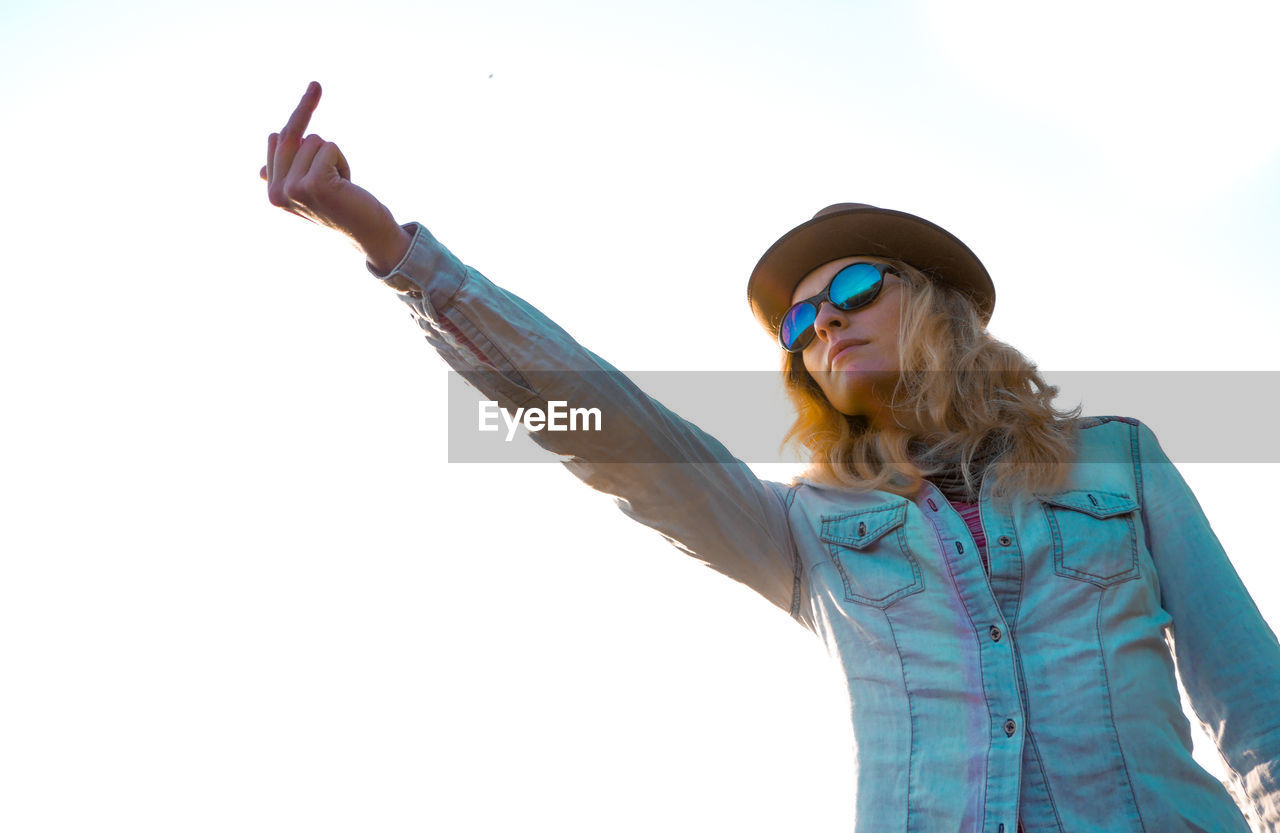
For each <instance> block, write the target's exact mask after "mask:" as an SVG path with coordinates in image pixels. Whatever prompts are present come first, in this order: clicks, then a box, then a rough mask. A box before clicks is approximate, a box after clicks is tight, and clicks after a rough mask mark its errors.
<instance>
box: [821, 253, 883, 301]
mask: <svg viewBox="0 0 1280 833" xmlns="http://www.w3.org/2000/svg"><path fill="white" fill-rule="evenodd" d="M883 282H884V278H883V277H882V276H881V275H880V270H879V269H877V268H876V267H875V266H872V265H871V264H870V263H854V264H852V265H849V266H846V267H845V268H843V269H841V270H840V272H839V274H837V275H836V276H835V278H834V279H832V281H831V289H830V290H829V295H830V297H831V303H833V304H835V305H836V306H838V307H840V309H843V310H852V309H857V308H858V307H862V306H866V305H867V304H869V303H871V300H872V299H873V298H875V297H876V295H877V294H878V293H879V292H880V284H881V283H883Z"/></svg>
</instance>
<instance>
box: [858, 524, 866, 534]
mask: <svg viewBox="0 0 1280 833" xmlns="http://www.w3.org/2000/svg"><path fill="white" fill-rule="evenodd" d="M858 534H859V535H866V534H867V525H866V524H865V523H859V524H858Z"/></svg>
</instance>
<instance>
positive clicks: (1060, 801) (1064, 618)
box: [262, 84, 1280, 833]
mask: <svg viewBox="0 0 1280 833" xmlns="http://www.w3.org/2000/svg"><path fill="white" fill-rule="evenodd" d="M319 94H320V90H319V87H318V85H314V84H313V85H311V86H310V87H309V88H308V90H307V92H306V94H305V95H304V96H303V99H302V101H301V103H300V104H299V105H298V108H297V110H295V112H294V114H293V115H292V117H291V118H290V119H289V122H288V124H287V125H286V126H285V128H284V130H283V131H282V132H281V133H280V134H278V135H277V134H272V136H271V137H270V139H269V140H268V164H267V166H265V167H264V168H263V170H262V176H263V178H264V179H266V180H267V181H268V193H269V195H270V199H271V202H272V203H273V204H275V205H278V206H281V207H283V208H285V209H286V210H288V211H291V212H292V213H297V214H300V215H302V216H304V217H307V218H308V219H310V220H312V221H315V222H318V223H321V224H323V225H326V226H329V227H332V228H335V229H337V230H339V231H341V232H343V233H344V234H346V235H348V237H350V238H351V239H352V240H353V242H355V243H356V245H357V246H358V247H359V248H361V249H362V250H363V251H364V253H365V255H366V258H367V260H368V262H369V263H368V265H369V268H370V270H371V271H373V272H374V274H375V275H377V276H378V277H379V278H381V279H382V280H384V281H385V282H386V283H387V284H388V285H390V286H392V287H393V288H394V289H395V290H397V291H398V292H399V293H400V295H401V298H402V300H403V301H405V302H406V303H407V304H408V305H409V306H410V308H411V309H412V310H413V311H414V315H415V317H416V318H417V320H418V321H419V324H420V325H421V327H422V328H423V330H424V332H425V334H426V337H427V339H428V341H429V342H430V343H431V344H432V345H433V346H434V347H435V348H436V349H437V350H438V351H439V352H440V354H441V355H442V356H443V357H444V358H445V360H446V361H448V362H449V364H450V365H451V366H453V367H454V368H456V369H457V370H459V371H460V372H462V373H463V374H465V375H466V376H467V378H468V379H469V380H471V381H472V382H473V383H474V384H476V385H477V386H478V387H480V388H481V390H482V391H483V392H484V393H485V394H486V395H487V396H489V397H491V398H493V399H495V400H497V401H498V402H499V403H500V404H501V405H502V406H504V407H506V408H508V409H510V410H512V411H514V410H515V409H516V408H519V407H526V408H527V407H539V406H541V407H545V406H546V404H547V403H548V402H551V401H555V400H559V401H566V402H570V403H583V404H592V405H600V406H602V407H603V410H604V411H605V415H606V418H605V420H604V430H601V431H577V432H562V433H552V432H540V433H537V434H534V435H533V436H534V438H535V439H536V440H537V441H538V442H539V443H541V444H543V445H545V446H546V447H547V448H549V449H550V450H552V451H554V452H556V453H558V454H561V455H563V456H564V457H565V458H566V465H567V466H568V467H569V468H570V469H571V470H572V471H573V472H574V473H575V474H576V475H577V476H578V477H580V478H581V479H583V480H584V481H585V482H587V483H588V484H589V485H591V486H593V487H595V488H597V489H600V490H602V491H605V492H607V493H609V494H612V495H616V496H617V497H618V500H619V504H620V506H621V508H622V509H623V511H624V512H626V513H627V514H629V515H631V516H632V517H634V518H636V519H637V520H639V521H641V522H642V523H645V524H648V525H650V526H652V527H655V528H657V529H659V530H660V531H662V532H663V533H664V534H665V535H667V536H668V537H669V538H670V539H671V540H672V541H674V542H675V543H676V544H677V545H678V546H680V547H681V548H683V549H685V550H686V551H688V552H690V553H691V554H693V555H695V556H697V557H698V558H700V559H702V560H704V561H706V562H707V563H709V564H710V565H711V566H713V567H714V568H715V569H717V570H719V571H721V572H723V573H725V574H726V575H729V576H730V577H732V578H734V579H736V580H738V581H741V582H743V583H745V584H747V585H748V586H750V587H751V588H753V589H754V590H756V591H757V592H759V593H761V594H762V595H763V596H765V597H766V598H768V599H769V600H770V601H772V602H773V603H774V604H776V605H778V606H779V607H781V608H783V609H784V610H786V611H788V612H789V613H790V615H791V616H793V617H794V618H796V619H797V620H798V621H799V622H800V623H802V624H803V625H805V626H806V627H807V628H809V629H810V630H812V631H814V632H815V633H816V634H818V635H819V636H821V637H822V638H823V639H824V640H825V641H826V643H827V645H828V646H829V648H830V649H831V650H832V652H833V653H834V654H835V655H836V656H838V657H839V658H840V660H841V662H842V663H843V666H844V668H845V671H846V675H847V678H848V681H849V692H850V700H851V704H852V719H853V724H854V735H855V738H856V741H857V745H858V749H857V753H858V758H857V760H858V767H857V783H856V784H855V789H856V797H857V829H858V830H859V831H877V833H880V831H890V830H894V831H927V832H928V833H933V832H934V831H954V830H963V831H979V830H980V831H985V832H986V833H1006V831H1007V832H1008V833H1013V831H1015V830H1018V829H1025V830H1026V831H1028V833H1036V832H1038V831H1064V832H1066V833H1069V832H1070V831H1088V833H1096V832H1097V831H1160V832H1161V833H1173V831H1215V833H1224V832H1225V831H1247V830H1248V829H1249V827H1248V823H1247V822H1246V820H1245V818H1244V815H1243V813H1242V811H1243V812H1247V813H1249V814H1251V815H1252V816H1254V817H1255V824H1257V825H1258V826H1259V828H1260V829H1262V830H1268V831H1280V647H1278V646H1277V642H1276V638H1275V635H1274V634H1273V633H1272V632H1271V631H1270V629H1269V628H1268V627H1267V625H1266V624H1265V623H1264V622H1263V620H1262V618H1261V616H1260V615H1259V614H1258V611H1257V608H1256V606H1255V605H1254V604H1253V602H1252V600H1251V599H1250V597H1249V594H1248V592H1247V591H1246V590H1245V588H1244V587H1243V586H1242V584H1241V583H1240V580H1239V578H1238V577H1237V576H1236V574H1235V572H1234V570H1233V569H1232V567H1231V565H1230V562H1229V561H1228V560H1227V558H1226V556H1225V554H1224V553H1223V551H1222V548H1221V546H1220V545H1219V544H1218V542H1217V539H1216V538H1215V537H1214V535H1213V533H1212V531H1211V530H1210V529H1209V526H1208V523H1207V522H1206V520H1205V518H1204V516H1203V514H1202V513H1201V511H1200V510H1199V507H1198V505H1197V504H1196V501H1195V498H1194V497H1193V496H1192V494H1191V492H1190V491H1189V490H1188V488H1187V486H1186V484H1185V483H1184V482H1183V481H1182V479H1181V478H1180V477H1179V475H1178V473H1177V471H1176V469H1175V468H1174V467H1173V466H1172V465H1170V464H1169V461H1168V459H1167V458H1166V457H1165V455H1164V454H1163V452H1162V451H1161V450H1160V447H1159V444H1158V443H1157V441H1156V439H1155V437H1154V436H1153V435H1152V434H1151V432H1150V431H1149V430H1148V429H1147V428H1146V427H1145V426H1143V425H1141V424H1140V423H1138V422H1137V421H1136V420H1132V419H1126V418H1115V417H1103V418H1093V419H1078V418H1075V416H1074V415H1073V414H1064V413H1059V412H1056V411H1054V410H1053V408H1052V406H1051V404H1050V403H1051V399H1052V396H1053V394H1054V390H1053V388H1051V387H1049V386H1047V385H1046V384H1045V383H1044V382H1043V380H1042V379H1041V378H1040V377H1039V376H1038V374H1037V373H1036V372H1035V369H1034V367H1033V366H1032V365H1030V364H1029V363H1028V362H1027V361H1026V360H1025V359H1024V358H1023V357H1022V356H1021V355H1020V354H1018V353H1017V352H1016V351H1014V350H1013V349H1011V348H1009V347H1008V346H1007V345H1003V344H1001V343H999V342H997V341H995V340H994V339H992V338H991V337H990V336H989V335H988V334H987V333H986V330H985V324H986V322H987V320H988V319H989V317H990V314H991V311H992V309H993V307H994V303H995V292H994V288H993V287H992V284H991V280H990V277H989V276H988V275H987V272H986V270H985V269H984V268H983V266H982V264H981V262H980V261H979V260H978V259H977V257H975V256H974V255H973V253H972V252H971V251H969V249H968V248H967V247H966V246H965V245H964V244H963V243H961V242H960V241H959V240H957V239H956V238H955V237H953V236H952V235H950V234H949V233H947V232H946V231H944V230H943V229H941V228H939V227H938V226H936V225H934V224H932V223H929V222H927V221H925V220H922V219H920V218H918V217H913V216H911V215H908V214H904V213H901V212H895V211H887V210H883V209H879V208H875V207H872V206H865V205H857V204H842V205H837V206H831V207H830V208H828V209H824V210H823V211H821V212H819V213H818V215H817V216H816V217H815V218H813V219H812V220H810V221H808V222H806V223H803V224H801V225H800V226H798V227H797V228H796V229H793V230H792V231H791V232H789V233H788V234H787V235H785V236H784V237H783V238H781V239H780V240H779V241H778V242H777V243H775V244H774V245H773V246H772V247H771V248H770V249H769V250H768V251H767V252H766V254H765V255H764V257H763V258H761V261H760V263H759V265H758V266H757V267H756V269H755V271H754V273H753V275H752V276H751V279H750V281H749V284H748V297H749V300H750V301H751V304H752V308H753V310H754V311H755V314H756V316H757V317H758V318H759V319H760V321H761V323H762V324H763V325H764V326H765V328H766V329H767V330H768V331H769V332H770V333H771V334H772V335H773V336H774V337H775V338H777V339H778V340H779V342H780V344H781V346H782V348H783V350H784V355H785V369H784V373H785V376H786V381H787V386H788V389H789V390H790V392H791V394H792V397H793V399H794V400H795V402H796V405H797V410H798V419H797V422H796V425H795V427H794V428H793V430H792V436H793V437H794V438H795V439H797V440H798V441H800V442H801V443H802V444H803V445H804V446H805V447H807V448H808V449H809V450H810V451H811V453H812V455H813V461H814V467H813V470H812V472H811V473H810V476H808V477H806V478H799V479H797V480H796V481H795V482H794V483H791V484H781V483H774V482H767V481H761V480H759V479H758V478H757V477H756V476H755V475H754V474H753V473H752V472H751V471H750V469H748V468H747V466H745V465H743V464H742V463H740V462H738V461H737V460H735V459H734V458H733V457H732V456H731V455H730V454H729V453H728V452H727V451H726V450H725V449H724V447H723V446H721V445H720V444H719V443H718V442H716V441H715V440H714V439H713V438H711V437H709V436H707V435H706V434H704V433H703V432H702V431H700V430H699V429H697V428H696V427H695V426H693V425H691V424H689V423H687V422H686V421H684V420H682V419H680V418H679V417H678V416H676V415H674V414H672V413H671V412H670V411H668V410H667V409H666V408H664V407H663V406H662V405H660V404H658V403H657V402H655V401H653V400H652V399H650V398H649V397H648V396H646V395H645V394H644V393H642V392H641V391H640V390H639V389H638V388H636V386H635V385H634V384H632V383H631V382H630V381H629V380H628V379H627V378H626V377H625V376H623V375H621V374H619V373H617V372H616V371H614V370H613V369H612V368H611V367H610V366H609V365H608V364H607V363H605V362H604V361H602V360H601V359H599V358H598V357H597V356H595V355H594V354H592V353H590V352H589V351H587V350H586V349H584V348H583V347H581V346H580V345H578V344H577V342H575V341H574V340H573V339H572V338H571V337H570V336H569V335H568V334H567V333H565V332H564V331H563V330H561V329H560V328H558V327H557V326H556V325H555V324H553V323H552V322H551V321H549V320H548V319H546V317H545V316H543V315H542V314H541V313H539V312H538V311H537V310H535V309H533V308H532V307H531V306H529V305H528V304H526V303H525V302H523V301H522V300H520V299H519V298H516V297H515V296H513V295H511V294H509V293H507V292H504V291H503V290H501V289H499V288H498V287H496V286H494V285H493V284H492V283H490V282H489V281H488V280H487V279H485V278H484V277H483V276H482V275H480V274H479V273H477V272H476V271H475V270H472V269H470V268H468V267H466V266H465V265H463V264H462V263H461V262H459V261H458V260H457V259H456V258H455V257H454V256H453V255H452V254H451V253H450V252H449V251H448V250H447V249H445V248H444V247H443V246H442V245H440V244H439V243H438V242H437V241H436V240H435V239H434V238H433V237H432V236H431V235H430V233H428V232H427V231H426V229H425V228H423V227H422V226H420V225H418V224H414V223H410V224H407V225H405V226H403V227H401V226H399V225H397V224H396V222H395V220H394V219H393V218H392V216H391V213H390V212H389V211H388V210H387V209H386V208H385V207H384V206H382V204H381V203H379V202H378V201H377V200H376V199H374V198H373V197H372V196H371V195H370V194H368V192H365V191H363V190H362V189H360V188H358V187H357V186H355V185H353V184H352V183H351V182H350V171H349V168H348V167H347V165H346V162H345V160H344V159H343V158H342V155H341V153H340V152H339V151H338V149H337V147H336V146H335V145H333V144H332V143H327V142H324V141H323V140H322V139H320V138H319V137H317V136H314V135H312V136H307V137H305V138H303V135H304V133H305V130H306V125H307V123H308V120H309V118H310V115H311V113H312V111H313V110H314V109H315V106H316V104H317V103H318V100H319ZM1170 642H1173V644H1174V645H1176V649H1177V654H1176V656H1177V665H1178V668H1179V670H1180V671H1181V673H1182V677H1183V680H1184V682H1185V685H1186V687H1187V690H1188V693H1189V695H1190V697H1191V701H1192V703H1193V705H1194V706H1195V708H1196V711H1197V714H1198V716H1199V717H1200V719H1202V720H1203V721H1204V722H1205V723H1207V724H1208V727H1209V729H1210V732H1211V734H1212V735H1213V737H1214V739H1215V740H1216V741H1217V743H1218V746H1219V748H1220V750H1221V751H1222V753H1223V756H1224V758H1225V760H1226V761H1227V763H1228V765H1229V767H1230V770H1231V774H1232V777H1233V780H1234V782H1235V783H1234V788H1235V791H1236V792H1237V796H1236V797H1235V798H1234V799H1233V797H1232V795H1231V794H1229V793H1228V791H1227V790H1226V789H1225V788H1224V787H1223V785H1222V784H1220V783H1218V782H1217V781H1216V780H1215V779H1213V778H1212V777H1210V776H1209V775H1208V774H1207V773H1206V772H1205V771H1204V770H1203V769H1201V768H1200V767H1199V765H1198V764H1196V763H1195V762H1194V760H1193V759H1192V757H1191V751H1190V750H1191V741H1190V736H1189V731H1188V723H1187V719H1186V717H1185V716H1184V715H1183V713H1182V710H1181V707H1180V703H1179V696H1178V690H1177V684H1176V681H1175V675H1174V660H1173V657H1172V655H1171V652H1170V644H1169V643H1170Z"/></svg>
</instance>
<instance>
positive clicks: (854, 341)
mask: <svg viewBox="0 0 1280 833" xmlns="http://www.w3.org/2000/svg"><path fill="white" fill-rule="evenodd" d="M867 343H868V342H866V341H864V340H862V339H858V338H845V339H841V340H840V341H837V342H836V343H835V344H832V345H831V346H830V347H829V348H827V367H833V366H835V363H836V359H838V358H840V354H841V353H843V352H844V351H845V350H848V349H849V348H851V347H861V346H862V345H864V344H867Z"/></svg>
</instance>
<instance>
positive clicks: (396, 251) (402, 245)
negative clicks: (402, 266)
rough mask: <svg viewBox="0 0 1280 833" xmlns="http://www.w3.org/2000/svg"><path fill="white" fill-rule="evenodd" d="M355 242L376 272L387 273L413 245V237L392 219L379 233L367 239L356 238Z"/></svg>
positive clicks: (389, 272)
mask: <svg viewBox="0 0 1280 833" xmlns="http://www.w3.org/2000/svg"><path fill="white" fill-rule="evenodd" d="M356 244H357V245H358V246H359V247H360V249H361V251H363V252H364V256H365V259H366V260H368V261H369V264H370V265H371V266H373V268H374V269H375V270H377V272H378V274H380V275H389V274H391V271H392V270H393V269H395V268H396V265H397V264H398V263H400V261H402V260H404V256H405V255H406V254H407V253H408V251H409V247H410V246H412V245H413V238H412V237H411V236H409V233H408V232H407V231H405V230H404V229H402V228H400V226H399V224H397V223H396V222H395V221H394V220H392V221H391V224H390V226H389V227H387V228H385V229H383V230H381V231H380V233H379V234H377V235H376V236H372V237H370V238H368V239H362V240H357V241H356Z"/></svg>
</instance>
